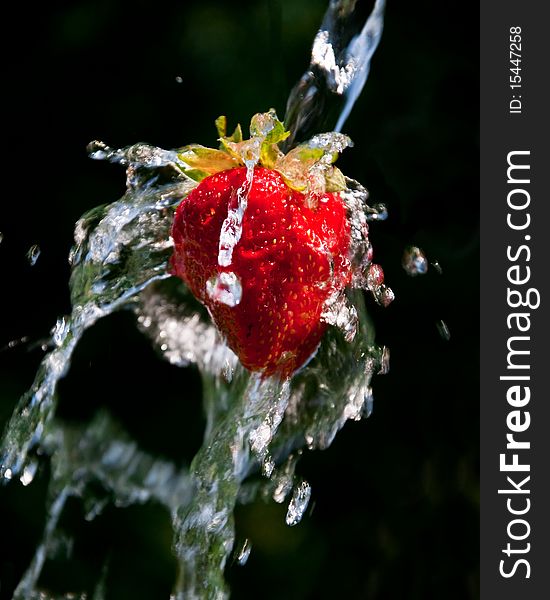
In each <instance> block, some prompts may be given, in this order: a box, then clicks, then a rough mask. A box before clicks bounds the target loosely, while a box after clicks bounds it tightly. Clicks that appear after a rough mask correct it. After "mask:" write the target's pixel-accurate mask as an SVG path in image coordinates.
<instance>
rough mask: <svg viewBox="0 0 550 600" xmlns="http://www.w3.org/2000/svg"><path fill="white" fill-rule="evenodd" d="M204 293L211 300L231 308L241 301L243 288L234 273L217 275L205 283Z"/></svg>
mask: <svg viewBox="0 0 550 600" xmlns="http://www.w3.org/2000/svg"><path fill="white" fill-rule="evenodd" d="M206 293H207V294H208V296H209V297H210V298H211V299H212V300H215V301H216V302H221V303H222V304H226V305H227V306H232V307H233V306H237V304H239V302H240V301H241V298H242V294H243V288H242V286H241V282H240V279H239V278H238V277H237V275H236V274H235V273H232V272H229V273H218V275H215V276H214V277H212V278H211V279H209V280H208V281H207V282H206Z"/></svg>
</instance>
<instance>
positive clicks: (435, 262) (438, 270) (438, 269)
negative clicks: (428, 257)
mask: <svg viewBox="0 0 550 600" xmlns="http://www.w3.org/2000/svg"><path fill="white" fill-rule="evenodd" d="M431 265H432V267H433V268H434V269H435V270H436V271H437V273H438V275H441V274H442V273H443V269H442V267H441V265H440V264H439V262H438V261H437V260H434V262H433V263H431Z"/></svg>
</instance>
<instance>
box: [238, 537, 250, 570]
mask: <svg viewBox="0 0 550 600" xmlns="http://www.w3.org/2000/svg"><path fill="white" fill-rule="evenodd" d="M251 551H252V544H251V543H250V540H249V539H246V540H245V541H244V543H243V545H242V546H241V549H240V550H239V552H238V554H237V563H239V565H241V567H242V566H243V565H245V564H246V561H247V560H248V557H249V556H250V552H251Z"/></svg>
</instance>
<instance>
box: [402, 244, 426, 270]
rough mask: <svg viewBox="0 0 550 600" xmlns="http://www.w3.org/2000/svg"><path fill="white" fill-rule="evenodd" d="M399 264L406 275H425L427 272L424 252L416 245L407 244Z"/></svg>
mask: <svg viewBox="0 0 550 600" xmlns="http://www.w3.org/2000/svg"><path fill="white" fill-rule="evenodd" d="M401 264H402V266H403V268H404V269H405V272H406V273H407V275H410V276H411V277H416V275H425V274H426V273H427V272H428V261H427V259H426V256H425V255H424V252H423V251H422V250H421V249H420V248H418V247H417V246H408V247H407V248H405V251H404V252H403V259H402V260H401Z"/></svg>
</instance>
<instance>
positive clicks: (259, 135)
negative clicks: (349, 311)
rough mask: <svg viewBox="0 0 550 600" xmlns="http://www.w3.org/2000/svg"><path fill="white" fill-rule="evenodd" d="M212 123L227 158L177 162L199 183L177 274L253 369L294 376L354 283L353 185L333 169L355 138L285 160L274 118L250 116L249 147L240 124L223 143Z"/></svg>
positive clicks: (179, 215)
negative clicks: (330, 306) (347, 200)
mask: <svg viewBox="0 0 550 600" xmlns="http://www.w3.org/2000/svg"><path fill="white" fill-rule="evenodd" d="M216 124H217V126H218V132H219V133H220V139H221V149H220V150H213V149H209V148H205V147H203V146H187V147H186V148H183V149H182V150H181V152H180V153H179V155H178V158H179V159H180V161H181V162H180V167H181V168H182V170H183V171H184V172H185V173H186V175H188V176H190V177H193V178H195V179H197V180H199V181H200V182H201V183H200V184H199V185H198V186H197V187H196V188H195V189H194V190H193V191H192V192H191V193H190V194H189V195H188V196H187V197H186V198H185V199H184V200H183V201H182V203H181V204H180V206H179V207H178V209H177V212H176V216H175V219H174V224H173V227H172V237H173V239H174V246H175V250H174V255H173V257H172V261H171V262H172V272H173V274H175V275H177V276H179V277H181V278H182V279H183V280H184V281H185V283H186V284H187V285H188V286H189V288H190V289H191V291H192V292H193V294H194V295H195V296H196V297H197V298H198V299H199V300H200V301H201V302H202V303H203V304H205V305H206V306H207V308H208V309H209V311H210V314H211V315H212V317H213V319H214V321H215V323H216V325H217V327H218V329H219V330H220V331H221V333H222V334H223V335H224V336H225V339H226V340H227V343H228V345H229V346H230V348H231V349H232V350H233V351H234V352H235V353H236V354H237V355H238V357H239V359H240V360H241V363H242V364H243V365H244V366H245V367H246V368H248V369H250V370H251V371H260V372H262V373H264V374H265V375H271V374H274V373H277V374H280V375H282V376H287V375H290V374H291V373H293V372H294V371H295V370H296V369H298V368H299V367H301V366H302V365H303V364H304V363H305V362H306V361H307V359H308V358H309V357H310V356H311V355H312V353H313V352H314V351H315V349H316V347H317V345H318V344H319V342H320V340H321V337H322V335H323V333H324V332H325V330H326V327H327V325H326V323H325V322H322V321H321V313H322V312H323V309H324V308H325V303H326V301H327V299H328V298H329V297H332V298H334V293H335V292H337V291H339V290H342V289H343V288H344V287H345V286H346V285H347V284H348V283H349V282H350V281H351V276H352V272H351V271H352V268H351V262H350V257H349V254H350V224H349V221H348V218H347V214H346V213H347V211H346V207H345V205H344V202H343V200H342V197H341V195H340V193H339V191H338V190H342V189H344V188H345V180H344V177H343V175H342V174H341V173H340V171H338V169H336V168H335V167H333V166H332V162H334V160H335V158H336V156H337V152H339V151H341V150H342V149H343V148H345V147H346V146H347V145H349V143H350V141H349V139H348V138H346V137H345V136H343V135H341V134H321V135H320V136H317V137H316V138H313V139H312V140H310V142H307V143H305V144H302V145H300V146H298V147H296V148H294V149H293V150H291V151H290V152H289V153H288V154H287V155H284V154H283V153H282V152H281V151H280V150H279V148H278V146H277V144H278V142H280V141H282V140H284V139H285V138H286V137H287V135H288V132H286V131H285V129H284V127H283V124H282V123H281V122H280V121H278V119H277V117H276V115H275V112H274V111H270V112H268V113H264V114H258V115H255V116H254V117H253V118H252V122H251V125H250V132H251V139H250V140H245V141H243V140H242V133H241V130H240V127H238V128H237V129H236V130H235V132H234V133H233V135H232V136H231V137H225V118H223V117H220V119H218V121H217V122H216ZM245 164H246V165H247V167H248V168H247V167H245V166H243V165H245ZM220 240H221V241H220Z"/></svg>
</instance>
